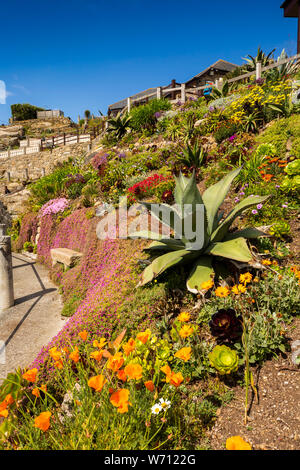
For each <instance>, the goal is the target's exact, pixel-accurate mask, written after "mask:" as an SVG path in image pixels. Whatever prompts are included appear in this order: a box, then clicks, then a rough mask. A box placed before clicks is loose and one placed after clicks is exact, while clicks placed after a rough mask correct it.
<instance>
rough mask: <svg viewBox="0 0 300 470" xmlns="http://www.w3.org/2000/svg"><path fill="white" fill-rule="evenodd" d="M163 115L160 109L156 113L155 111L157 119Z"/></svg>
mask: <svg viewBox="0 0 300 470" xmlns="http://www.w3.org/2000/svg"><path fill="white" fill-rule="evenodd" d="M161 115H162V114H161V113H160V112H159V111H156V113H154V116H155V117H156V119H158V118H160V117H161Z"/></svg>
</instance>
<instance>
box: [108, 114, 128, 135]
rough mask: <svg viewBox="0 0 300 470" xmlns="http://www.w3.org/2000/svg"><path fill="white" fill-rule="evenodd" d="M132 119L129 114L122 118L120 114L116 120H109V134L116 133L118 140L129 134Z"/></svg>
mask: <svg viewBox="0 0 300 470" xmlns="http://www.w3.org/2000/svg"><path fill="white" fill-rule="evenodd" d="M130 120H131V117H130V116H128V115H127V114H126V115H125V116H123V117H122V116H121V114H120V113H118V115H117V116H116V117H115V118H111V119H108V121H107V122H108V125H109V127H108V129H107V132H114V134H115V135H116V137H117V138H118V139H121V138H122V137H123V136H124V135H125V134H126V132H127V129H128V128H129V124H130Z"/></svg>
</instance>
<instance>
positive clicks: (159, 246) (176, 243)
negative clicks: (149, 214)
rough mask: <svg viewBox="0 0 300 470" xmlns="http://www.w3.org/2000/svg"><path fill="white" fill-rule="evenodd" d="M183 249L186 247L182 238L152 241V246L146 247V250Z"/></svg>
mask: <svg viewBox="0 0 300 470" xmlns="http://www.w3.org/2000/svg"><path fill="white" fill-rule="evenodd" d="M182 249H184V243H182V242H181V241H180V240H174V238H169V239H161V240H160V241H154V242H152V243H151V245H150V246H148V247H147V248H145V251H155V250H157V251H175V250H182Z"/></svg>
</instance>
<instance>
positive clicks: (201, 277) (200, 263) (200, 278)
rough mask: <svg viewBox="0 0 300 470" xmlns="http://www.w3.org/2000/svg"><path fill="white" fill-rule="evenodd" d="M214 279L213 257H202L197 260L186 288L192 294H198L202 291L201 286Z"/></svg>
mask: <svg viewBox="0 0 300 470" xmlns="http://www.w3.org/2000/svg"><path fill="white" fill-rule="evenodd" d="M213 277H214V270H213V267H212V257H211V256H201V257H200V258H198V259H197V261H196V263H195V264H194V267H193V269H192V271H191V273H190V275H189V277H188V279H187V282H186V286H187V288H188V290H189V291H190V292H192V293H193V294H197V293H198V292H199V291H200V290H201V284H202V283H203V282H207V281H209V280H211V279H213Z"/></svg>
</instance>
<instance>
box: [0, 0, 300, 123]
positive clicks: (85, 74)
mask: <svg viewBox="0 0 300 470" xmlns="http://www.w3.org/2000/svg"><path fill="white" fill-rule="evenodd" d="M1 3H2V5H1V7H0V11H1V20H2V21H1V29H0V38H1V59H0V80H2V81H4V82H5V84H6V91H7V99H6V104H0V124H1V123H3V122H4V123H7V121H8V118H9V117H10V105H11V104H13V103H31V104H34V105H36V106H41V107H44V108H52V109H62V110H63V111H64V113H65V116H70V117H71V118H72V119H74V120H75V121H77V116H78V114H80V115H81V116H82V115H83V113H84V110H85V109H89V110H90V111H91V112H92V113H94V114H98V110H99V109H100V110H101V111H102V112H103V113H106V111H107V106H108V105H109V104H111V103H113V102H115V101H118V100H119V99H123V98H126V97H127V96H129V95H131V94H134V93H136V92H138V91H141V90H144V89H146V88H149V87H152V86H159V85H167V84H169V83H170V81H171V80H172V79H173V78H175V79H176V80H177V81H178V82H184V81H186V80H187V79H188V78H191V77H192V76H194V75H196V74H197V73H199V72H200V71H201V70H203V69H205V68H206V67H208V66H209V65H210V64H212V63H213V62H215V61H216V60H218V59H221V58H222V59H225V60H228V61H230V62H233V63H236V64H241V63H243V60H242V58H243V57H245V56H246V55H247V54H251V55H256V51H257V48H258V46H259V45H260V46H261V47H262V48H263V50H264V51H266V52H269V51H270V50H271V49H273V48H276V54H277V55H279V53H280V52H281V50H282V49H283V48H285V49H286V51H287V52H288V54H295V53H296V36H297V20H296V19H292V18H284V17H283V10H282V9H280V5H281V4H282V3H283V0H251V1H250V0H242V1H241V0H228V1H226V2H225V1H223V0H215V1H214V2H213V1H202V0H189V2H183V1H182V0H180V1H179V0H126V1H124V0H108V1H107V0H105V1H104V0H84V1H83V0H60V1H58V0H51V1H50V0H44V1H41V0H29V1H28V2H24V1H19V0H9V2H1Z"/></svg>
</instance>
